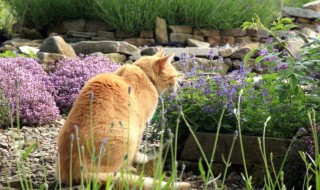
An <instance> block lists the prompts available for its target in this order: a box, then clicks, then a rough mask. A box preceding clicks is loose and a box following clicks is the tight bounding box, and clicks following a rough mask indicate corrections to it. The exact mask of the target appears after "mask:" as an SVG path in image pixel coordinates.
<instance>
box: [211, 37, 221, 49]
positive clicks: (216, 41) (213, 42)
mask: <svg viewBox="0 0 320 190" xmlns="http://www.w3.org/2000/svg"><path fill="white" fill-rule="evenodd" d="M220 41H221V37H220V36H217V37H208V42H209V43H210V46H211V47H214V46H218V45H220Z"/></svg>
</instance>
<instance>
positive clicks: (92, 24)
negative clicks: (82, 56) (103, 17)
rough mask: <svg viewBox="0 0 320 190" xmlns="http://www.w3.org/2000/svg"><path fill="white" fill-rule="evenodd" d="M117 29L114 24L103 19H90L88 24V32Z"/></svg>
mask: <svg viewBox="0 0 320 190" xmlns="http://www.w3.org/2000/svg"><path fill="white" fill-rule="evenodd" d="M112 30H115V28H114V27H113V26H111V25H110V24H108V23H106V22H103V21H95V20H91V21H88V23H87V25H86V31H87V32H97V31H112Z"/></svg>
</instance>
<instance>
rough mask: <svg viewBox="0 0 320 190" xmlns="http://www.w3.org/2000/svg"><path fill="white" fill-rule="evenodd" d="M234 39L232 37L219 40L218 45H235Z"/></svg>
mask: <svg viewBox="0 0 320 190" xmlns="http://www.w3.org/2000/svg"><path fill="white" fill-rule="evenodd" d="M235 41H236V40H235V39H234V37H232V36H225V37H221V38H220V45H225V44H231V45H233V44H235Z"/></svg>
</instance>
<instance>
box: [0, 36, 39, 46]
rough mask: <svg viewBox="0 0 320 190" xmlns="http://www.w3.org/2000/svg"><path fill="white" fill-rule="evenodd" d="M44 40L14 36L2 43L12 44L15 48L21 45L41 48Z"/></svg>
mask: <svg viewBox="0 0 320 190" xmlns="http://www.w3.org/2000/svg"><path fill="white" fill-rule="evenodd" d="M42 42H43V40H28V39H21V38H14V39H12V40H7V41H5V42H3V43H2V45H3V46H4V45H10V46H13V47H15V48H18V47H20V46H31V47H36V48H39V47H40V45H41V43H42Z"/></svg>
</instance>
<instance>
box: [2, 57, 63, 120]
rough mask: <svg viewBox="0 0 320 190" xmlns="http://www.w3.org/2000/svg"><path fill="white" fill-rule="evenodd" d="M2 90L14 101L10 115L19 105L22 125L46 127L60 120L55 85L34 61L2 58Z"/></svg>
mask: <svg viewBox="0 0 320 190" xmlns="http://www.w3.org/2000/svg"><path fill="white" fill-rule="evenodd" d="M0 88H1V91H3V92H4V94H5V97H6V98H7V99H8V100H10V102H11V105H12V106H11V114H14V109H13V108H14V106H13V105H17V102H19V116H20V122H22V123H24V124H45V123H50V122H53V121H54V120H56V119H58V118H59V117H60V115H59V110H58V108H57V106H56V104H55V102H54V98H53V96H52V94H53V93H54V92H55V89H54V86H53V84H52V82H51V81H50V80H49V76H48V74H47V73H46V72H45V71H44V70H43V69H42V67H41V66H40V65H39V63H38V62H37V61H36V60H34V59H31V58H22V57H17V58H0ZM17 88H18V89H17ZM17 90H18V93H19V96H18V97H19V101H17V100H16V97H17ZM14 115H16V114H14Z"/></svg>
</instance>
